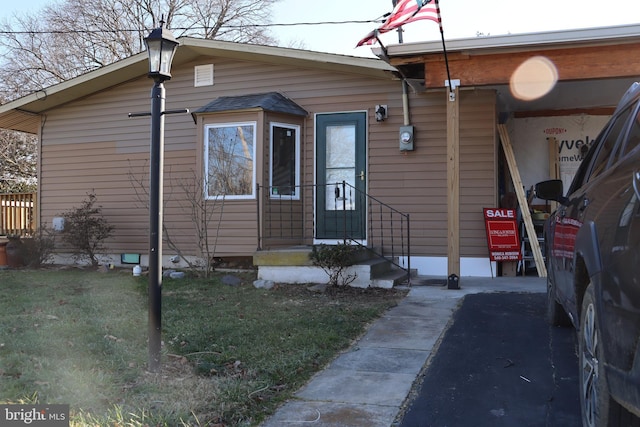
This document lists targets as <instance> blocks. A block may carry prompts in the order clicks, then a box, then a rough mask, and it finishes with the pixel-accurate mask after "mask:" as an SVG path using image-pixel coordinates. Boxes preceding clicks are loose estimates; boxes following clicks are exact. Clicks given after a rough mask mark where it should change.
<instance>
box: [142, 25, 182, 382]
mask: <svg viewBox="0 0 640 427" xmlns="http://www.w3.org/2000/svg"><path fill="white" fill-rule="evenodd" d="M144 42H145V43H146V45H147V50H148V51H149V74H148V75H149V77H150V78H152V79H153V80H154V84H153V88H152V89H151V153H150V163H149V284H148V290H149V324H148V328H149V329H148V330H149V366H148V369H149V371H150V372H159V371H160V366H161V365H160V358H161V356H160V350H161V347H162V314H161V313H162V193H163V188H162V180H163V175H164V115H165V111H164V105H165V89H164V83H163V82H164V81H165V80H169V79H170V78H171V61H172V60H173V55H174V54H175V52H176V48H177V47H178V44H179V43H178V41H177V40H176V39H175V38H174V37H173V35H172V34H171V32H170V31H169V30H167V29H166V28H164V20H160V27H159V28H156V29H155V30H153V31H151V34H149V37H147V38H146V39H144Z"/></svg>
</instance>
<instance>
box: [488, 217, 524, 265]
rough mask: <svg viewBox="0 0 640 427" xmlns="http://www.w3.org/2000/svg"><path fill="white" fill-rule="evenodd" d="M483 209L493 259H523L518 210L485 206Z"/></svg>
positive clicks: (490, 254) (490, 255) (490, 253)
mask: <svg viewBox="0 0 640 427" xmlns="http://www.w3.org/2000/svg"><path fill="white" fill-rule="evenodd" d="M483 211H484V225H485V229H486V230H487V244H488V246H489V257H490V259H491V261H519V260H521V259H522V252H521V251H520V236H519V235H518V219H517V217H516V210H515V209H498V208H484V210H483Z"/></svg>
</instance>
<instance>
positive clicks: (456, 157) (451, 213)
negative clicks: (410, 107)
mask: <svg viewBox="0 0 640 427" xmlns="http://www.w3.org/2000/svg"><path fill="white" fill-rule="evenodd" d="M459 92H460V89H459V88H458V87H456V88H455V89H454V95H455V96H454V97H453V98H452V97H450V96H449V95H450V94H449V89H447V91H446V96H447V190H448V191H447V218H448V220H447V271H448V275H449V276H451V275H452V274H455V275H456V276H458V277H460V93H459Z"/></svg>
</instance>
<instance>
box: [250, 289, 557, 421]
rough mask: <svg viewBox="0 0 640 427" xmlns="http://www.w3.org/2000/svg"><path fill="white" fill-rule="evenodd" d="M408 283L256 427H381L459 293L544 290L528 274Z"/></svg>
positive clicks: (437, 335)
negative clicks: (453, 283) (397, 299)
mask: <svg viewBox="0 0 640 427" xmlns="http://www.w3.org/2000/svg"><path fill="white" fill-rule="evenodd" d="M438 279H441V283H444V282H445V281H446V279H443V278H438ZM415 282H417V283H418V284H414V285H413V286H412V287H411V289H410V291H409V294H408V295H407V296H406V297H405V298H404V300H402V302H401V303H400V304H398V305H397V306H396V307H394V308H392V309H390V310H389V311H388V312H387V313H385V314H384V316H383V317H381V318H380V319H379V320H377V321H376V322H374V323H373V324H372V325H371V327H370V328H369V329H368V330H367V332H366V333H365V334H364V335H363V336H362V338H360V340H358V341H357V342H356V343H354V344H353V345H352V346H351V347H350V348H349V349H348V350H346V351H345V352H344V353H342V354H340V355H339V356H338V357H337V358H336V359H335V360H334V361H333V362H331V363H330V364H329V366H328V367H327V368H325V369H324V370H322V371H320V372H318V373H317V374H316V375H315V376H314V377H313V378H312V379H311V380H310V381H309V383H308V384H307V385H306V386H304V387H303V388H301V389H300V390H299V391H298V392H297V393H296V394H295V398H294V399H292V400H291V401H289V402H287V403H285V404H284V405H283V406H281V407H280V408H279V409H278V410H277V411H276V413H275V414H274V415H273V416H272V417H271V418H269V419H267V420H266V421H265V422H264V423H262V424H261V426H262V427H282V426H291V427H295V426H309V425H313V426H322V427H328V426H331V427H364V426H366V427H389V426H391V425H392V424H393V422H394V420H395V419H396V417H397V415H398V413H399V412H400V410H401V409H402V406H403V404H404V402H405V400H406V399H407V397H408V395H409V393H410V391H411V389H412V386H413V383H414V381H415V379H416V378H417V376H418V374H419V373H420V372H421V370H422V369H423V367H424V365H425V363H427V360H428V359H429V356H430V355H431V354H432V352H434V351H435V350H436V349H437V344H438V341H439V339H440V336H441V335H442V333H443V332H444V331H445V329H446V327H447V324H448V323H449V321H450V319H451V315H452V314H453V313H454V311H455V310H456V309H457V308H458V306H459V303H460V301H461V299H462V298H463V297H464V296H465V295H467V294H471V293H480V292H546V279H544V278H538V277H531V276H528V277H497V278H484V277H483V278H474V277H462V278H460V289H456V290H451V289H447V287H446V286H432V285H420V284H419V283H420V282H423V283H428V282H430V280H429V278H418V280H416V281H415Z"/></svg>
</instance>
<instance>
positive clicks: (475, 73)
mask: <svg viewBox="0 0 640 427" xmlns="http://www.w3.org/2000/svg"><path fill="white" fill-rule="evenodd" d="M638 51H640V42H635V43H626V44H618V45H600V46H587V47H585V46H575V47H570V48H564V49H539V50H535V49H534V50H529V51H526V52H517V51H516V52H514V51H502V52H498V51H493V52H492V53H486V54H473V55H471V54H468V53H460V52H451V53H449V55H448V59H449V69H450V73H451V75H455V76H456V79H460V81H463V82H464V84H465V86H481V85H493V84H507V83H509V80H510V78H511V75H512V74H513V72H514V71H515V70H516V68H518V66H519V65H520V64H522V62H524V61H525V60H526V59H528V58H531V57H533V56H537V55H541V56H545V57H547V58H548V59H550V60H551V61H552V62H553V63H554V64H555V66H556V68H557V70H558V78H559V80H560V81H563V80H585V79H603V78H609V77H611V78H615V77H636V76H638V75H640V61H630V60H629V52H638ZM603 58H606V60H605V61H603ZM417 62H423V63H424V67H425V71H424V74H425V87H426V88H438V87H443V85H444V83H443V82H444V81H445V80H447V70H446V66H445V62H444V57H443V55H442V53H440V52H438V53H433V54H427V55H419V56H413V57H398V58H392V59H391V60H390V62H389V63H390V64H391V65H393V66H395V67H398V66H399V67H401V66H402V65H409V64H415V63H417Z"/></svg>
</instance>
